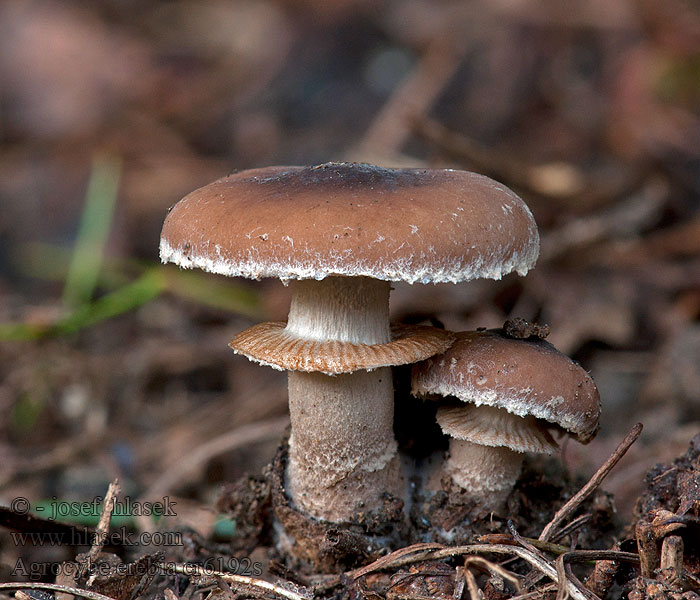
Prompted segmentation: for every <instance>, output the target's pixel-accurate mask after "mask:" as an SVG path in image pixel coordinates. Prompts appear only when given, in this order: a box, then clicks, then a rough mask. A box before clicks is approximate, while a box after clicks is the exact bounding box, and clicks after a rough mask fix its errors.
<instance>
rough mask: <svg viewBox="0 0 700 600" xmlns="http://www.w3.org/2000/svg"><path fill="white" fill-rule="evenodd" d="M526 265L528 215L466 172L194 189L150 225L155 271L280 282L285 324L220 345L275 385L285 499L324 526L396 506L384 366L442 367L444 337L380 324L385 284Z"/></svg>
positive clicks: (351, 169) (356, 170)
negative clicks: (279, 374)
mask: <svg viewBox="0 0 700 600" xmlns="http://www.w3.org/2000/svg"><path fill="white" fill-rule="evenodd" d="M538 251H539V237H538V234H537V228H536V225H535V222H534V220H533V218H532V215H531V213H530V211H529V209H528V208H527V206H526V205H525V204H524V203H523V202H522V200H520V198H518V196H516V195H515V194H514V193H513V192H511V191H510V190H509V189H507V188H505V187H504V186H502V185H500V184H498V183H496V182H495V181H493V180H491V179H489V178H487V177H484V176H481V175H477V174H474V173H467V172H463V171H454V170H426V169H399V170H395V169H387V168H382V167H376V166H372V165H367V164H356V163H327V164H323V165H318V166H315V167H268V168H262V169H253V170H249V171H243V172H241V173H237V174H234V175H231V176H229V177H225V178H223V179H220V180H218V181H216V182H214V183H212V184H209V185H207V186H205V187H203V188H200V189H198V190H195V191H194V192H192V193H191V194H189V195H188V196H187V197H185V198H184V199H183V200H181V201H180V202H179V203H178V204H177V205H175V206H174V207H173V208H172V210H171V211H170V213H169V214H168V217H167V218H166V221H165V224H164V226H163V232H162V237H161V245H160V252H161V259H162V260H163V262H168V261H170V262H174V263H176V264H178V265H180V266H181V267H184V268H192V267H198V268H202V269H205V270H207V271H210V272H212V273H218V274H222V275H228V276H232V277H249V278H253V279H259V278H262V277H278V278H280V279H281V280H282V281H283V282H285V283H287V282H289V281H291V286H292V300H291V307H290V311H289V318H288V321H287V322H286V323H283V322H281V323H262V324H260V325H256V326H254V327H252V328H250V329H248V330H246V331H244V332H242V333H241V334H239V335H238V336H236V337H235V338H234V339H233V340H232V341H231V344H230V345H231V347H232V348H233V349H234V351H235V352H237V353H239V354H242V355H244V356H246V357H248V358H249V359H250V360H253V361H256V362H259V363H261V364H264V365H269V366H271V367H273V368H277V369H285V370H288V371H289V381H288V385H289V407H290V414H291V426H292V427H291V429H292V431H291V436H290V439H289V462H288V466H287V491H288V493H289V495H290V497H291V500H292V502H293V503H294V504H295V505H296V506H297V507H298V508H300V509H302V510H304V511H305V512H306V513H307V514H309V515H311V516H313V517H317V518H320V519H325V520H328V521H333V522H342V521H346V520H350V519H352V518H353V517H354V516H355V515H356V514H357V513H358V512H359V511H368V510H373V509H376V508H378V507H379V506H381V498H382V496H383V494H384V493H385V492H389V493H392V494H394V495H395V496H397V497H402V496H403V489H404V484H403V481H402V475H401V473H400V468H399V460H398V455H397V447H396V441H395V439H394V435H393V429H392V424H393V390H392V380H391V372H390V369H388V368H387V367H389V366H393V365H401V364H410V363H413V362H416V361H418V360H423V359H425V358H427V357H429V356H432V355H433V354H436V353H439V352H443V351H444V350H445V349H446V348H447V347H448V346H449V345H450V343H451V342H452V335H451V334H450V333H448V332H445V331H442V330H438V329H434V328H426V327H424V328H421V327H399V328H394V329H391V328H390V325H389V292H390V287H391V286H390V282H391V281H407V282H409V283H416V282H420V283H439V282H455V283H456V282H459V281H463V280H467V279H472V278H475V277H490V278H495V279H497V278H500V277H501V276H503V275H505V274H506V273H509V272H511V271H517V272H518V273H520V274H521V275H522V274H525V273H526V272H527V270H528V269H530V268H531V267H532V266H533V264H534V262H535V260H536V258H537V254H538Z"/></svg>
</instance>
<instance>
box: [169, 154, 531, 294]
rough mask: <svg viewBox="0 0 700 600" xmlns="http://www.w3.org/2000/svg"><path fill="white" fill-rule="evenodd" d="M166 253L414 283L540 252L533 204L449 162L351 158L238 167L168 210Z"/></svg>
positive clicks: (304, 273) (460, 277) (463, 275)
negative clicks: (426, 164)
mask: <svg viewBox="0 0 700 600" xmlns="http://www.w3.org/2000/svg"><path fill="white" fill-rule="evenodd" d="M160 251H161V259H162V260H163V262H168V261H169V262H174V263H176V264H178V265H180V266H181V267H185V268H192V267H198V268H201V269H204V270H206V271H210V272H213V273H219V274H222V275H228V276H232V277H234V276H240V277H249V278H253V279H259V278H261V277H278V278H280V279H283V280H287V279H323V278H324V277H327V276H329V275H346V276H367V277H373V278H375V279H383V280H388V281H401V280H403V281H408V282H411V283H414V282H421V283H431V282H432V283H439V282H453V283H456V282H459V281H465V280H468V279H474V278H477V277H487V278H493V279H499V278H500V277H502V276H503V275H505V274H507V273H509V272H511V271H517V272H518V273H519V274H521V275H524V274H525V273H526V272H527V271H528V270H529V269H530V268H531V267H532V266H533V265H534V263H535V261H536V259H537V256H538V253H539V236H538V233H537V227H536V225H535V221H534V219H533V217H532V214H531V213H530V210H529V209H528V208H527V206H526V205H525V204H524V203H523V201H522V200H521V199H520V198H519V197H518V196H517V195H516V194H514V193H513V192H512V191H511V190H509V189H508V188H506V187H505V186H503V185H501V184H499V183H497V182H495V181H493V180H492V179H489V178H488V177H484V176H483V175H477V174H475V173H469V172H465V171H455V170H430V169H387V168H382V167H375V166H372V165H366V164H357V163H327V164H323V165H319V166H316V167H268V168H263V169H253V170H249V171H242V172H240V173H236V174H234V175H231V176H229V177H224V178H223V179H220V180H218V181H215V182H214V183H211V184H209V185H207V186H204V187H202V188H200V189H198V190H195V191H194V192H192V193H191V194H189V195H188V196H186V197H185V198H183V199H182V200H181V201H180V202H179V203H178V204H176V205H175V206H174V207H173V208H172V210H171V211H170V213H169V214H168V216H167V218H166V220H165V224H164V225H163V232H162V235H161V247H160Z"/></svg>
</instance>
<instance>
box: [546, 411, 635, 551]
mask: <svg viewBox="0 0 700 600" xmlns="http://www.w3.org/2000/svg"><path fill="white" fill-rule="evenodd" d="M642 427H643V426H642V424H641V423H637V424H636V425H635V426H634V427H632V429H630V430H629V432H628V433H627V435H626V436H625V437H624V439H623V440H622V442H620V445H619V446H618V447H617V448H615V451H614V452H613V453H612V454H611V455H610V457H609V458H608V460H606V461H605V462H604V463H603V464H602V465H601V467H600V468H599V469H598V470H597V471H596V472H595V473H594V474H593V477H591V478H590V480H589V481H588V483H586V485H584V486H583V487H582V488H581V489H580V490H579V491H578V492H576V493H575V494H574V495H573V496H572V497H571V498H570V499H569V501H568V502H567V503H566V504H564V506H562V507H561V508H560V509H559V510H558V511H557V512H556V513H555V515H554V518H553V519H552V520H551V521H550V522H549V523H548V524H547V526H546V527H545V528H544V529H543V530H542V533H541V534H540V537H539V539H540V540H542V541H545V542H547V541H549V540H550V539H551V538H552V536H553V535H554V533H555V531H556V529H557V527H559V525H560V524H561V523H562V522H563V521H565V520H566V519H567V518H568V517H569V516H570V515H571V514H572V513H573V512H574V511H575V510H576V509H577V508H578V507H579V505H580V504H581V503H582V502H583V501H584V500H585V499H586V498H588V496H590V495H591V494H592V493H593V492H594V491H595V490H596V488H597V487H598V486H599V485H600V484H601V483H602V482H603V479H605V477H606V476H607V475H608V473H610V471H611V470H612V469H613V467H614V466H615V465H616V464H617V463H618V462H619V461H620V459H621V458H622V457H623V456H624V455H625V453H626V452H627V450H629V448H630V446H631V445H632V444H634V442H636V441H637V438H638V437H639V435H640V434H641V433H642Z"/></svg>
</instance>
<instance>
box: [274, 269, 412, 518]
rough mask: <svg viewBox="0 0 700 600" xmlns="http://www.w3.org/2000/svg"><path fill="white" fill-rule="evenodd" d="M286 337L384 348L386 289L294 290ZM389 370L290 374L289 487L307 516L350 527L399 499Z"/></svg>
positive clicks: (364, 285)
mask: <svg viewBox="0 0 700 600" xmlns="http://www.w3.org/2000/svg"><path fill="white" fill-rule="evenodd" d="M291 285H292V291H293V296H292V304H291V308H290V311H289V321H288V325H287V328H286V329H287V332H289V333H292V334H293V335H294V336H295V337H298V338H299V339H300V340H303V339H313V340H318V341H321V342H323V341H327V340H336V341H338V342H351V343H354V344H368V345H375V344H384V343H387V342H389V340H390V331H389V291H390V285H389V283H388V282H385V281H379V280H376V279H368V278H364V277H363V278H353V279H350V278H346V277H328V278H326V279H324V280H322V281H313V280H311V281H309V280H301V281H295V282H293V283H292V284H291ZM393 403H394V396H393V385H392V378H391V369H390V368H388V367H382V368H379V369H375V370H372V371H366V370H360V371H356V372H354V373H346V374H340V375H334V376H331V375H326V374H323V373H304V372H300V371H290V372H289V410H290V414H291V421H292V435H291V438H290V441H289V466H288V479H289V481H288V486H289V492H290V495H291V498H292V499H293V501H294V502H295V503H296V504H297V505H298V506H299V508H301V509H303V510H304V511H305V512H307V513H308V514H311V515H314V516H316V517H319V518H323V519H327V520H329V521H342V520H347V519H350V518H351V517H352V516H353V515H354V514H355V513H356V512H358V511H362V510H365V509H370V508H374V507H376V506H378V505H379V502H380V496H381V495H382V494H383V493H384V492H390V493H393V494H395V495H396V496H400V495H401V489H402V483H401V477H400V473H399V463H398V460H397V458H396V457H397V454H396V442H395V440H394V434H393V413H394V405H393Z"/></svg>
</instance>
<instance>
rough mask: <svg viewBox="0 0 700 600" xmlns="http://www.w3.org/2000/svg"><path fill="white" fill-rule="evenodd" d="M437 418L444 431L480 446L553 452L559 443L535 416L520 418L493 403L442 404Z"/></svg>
mask: <svg viewBox="0 0 700 600" xmlns="http://www.w3.org/2000/svg"><path fill="white" fill-rule="evenodd" d="M436 419H437V422H438V424H439V425H440V428H441V429H442V432H443V433H446V434H447V435H449V436H450V437H453V438H455V439H456V440H465V441H467V442H472V443H474V444H479V445H481V446H494V447H499V446H503V447H506V448H510V449H511V450H515V451H516V452H539V453H543V454H552V453H554V452H556V451H557V449H558V446H557V443H556V442H555V441H554V440H553V439H552V436H551V435H549V433H548V432H547V430H546V429H545V428H544V426H543V425H542V422H541V421H539V420H538V419H537V418H535V417H533V416H532V415H528V416H527V417H519V416H517V415H514V414H513V413H509V412H508V411H507V410H504V409H502V408H494V407H492V406H474V405H473V404H463V405H461V406H441V407H440V408H438V411H437V415H436Z"/></svg>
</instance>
